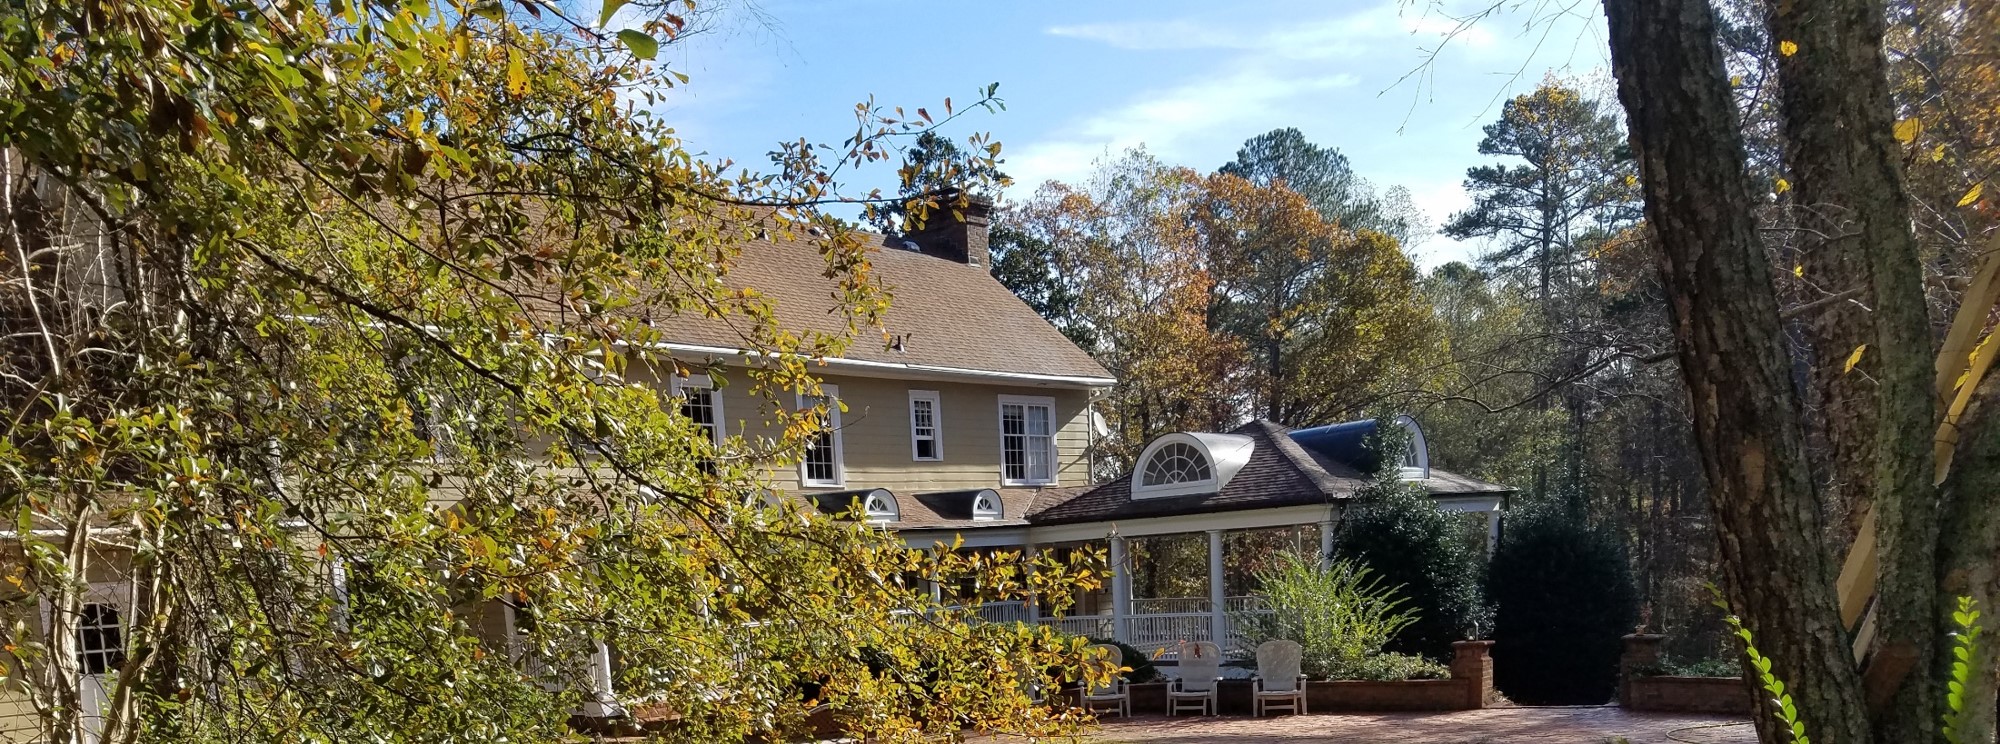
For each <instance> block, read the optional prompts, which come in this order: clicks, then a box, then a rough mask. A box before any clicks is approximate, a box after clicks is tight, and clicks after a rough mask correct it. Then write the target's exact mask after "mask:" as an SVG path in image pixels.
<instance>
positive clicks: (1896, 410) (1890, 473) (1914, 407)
mask: <svg viewBox="0 0 2000 744" xmlns="http://www.w3.org/2000/svg"><path fill="white" fill-rule="evenodd" d="M1768 8H1769V10H1770V27H1771V36H1772V38H1773V39H1777V40H1782V41H1783V43H1788V44H1794V45H1796V47H1785V49H1792V50H1794V51H1793V53H1792V54H1789V55H1786V54H1783V53H1782V50H1781V53H1780V56H1779V61H1778V79H1779V88H1780V89H1781V90H1782V91H1783V102H1784V122H1785V134H1786V139H1787V142H1788V146H1787V151H1788V152H1787V156H1788V157H1787V159H1788V160H1789V161H1790V167H1791V171H1792V174H1793V175H1794V177H1795V178H1796V180H1797V184H1796V190H1797V191H1798V195H1799V204H1800V209H1799V210H1798V212H1799V213H1800V215H1801V216H1800V218H1799V219H1800V223H1801V226H1802V227H1804V228H1805V230H1804V231H1803V234H1804V235H1807V236H1809V237H1807V238H1806V244H1805V255H1808V256H1810V255H1814V254H1815V253H1822V254H1826V255H1830V256H1836V257H1838V260H1839V261H1843V262H1848V261H1852V259H1853V258H1856V257H1858V258H1860V259H1861V263H1862V264H1864V266H1865V268H1866V271H1867V273H1866V274H1865V276H1866V277H1867V278H1868V279H1869V280H1870V281H1869V290H1870V294H1872V295H1873V297H1874V302H1875V304H1874V312H1873V313H1872V316H1873V317H1872V318H1871V319H1870V320H1872V322H1871V323H1867V324H1853V325H1852V326H1850V327H1855V326H1858V328H1859V329H1861V330H1862V331H1863V332H1865V333H1866V334H1867V336H1866V338H1867V339H1868V342H1869V343H1870V346H1869V349H1868V351H1867V352H1866V353H1865V355H1864V358H1870V359H1872V361H1873V362H1874V364H1873V365H1872V370H1871V371H1872V372H1873V377H1874V379H1875V381H1876V384H1875V385H1874V398H1875V406H1874V409H1875V410H1874V415H1875V419H1876V420H1875V421H1874V422H1872V423H1873V426H1868V425H1867V424H1868V423H1869V422H1866V421H1863V422H1859V424H1860V425H1858V426H1856V425H1853V424H1854V422H1838V421H1835V422H1830V423H1833V424H1834V425H1831V426H1829V437H1830V438H1831V440H1832V441H1831V444H1832V445H1833V448H1834V451H1835V452H1842V451H1843V450H1844V451H1846V453H1847V456H1848V457H1858V453H1859V452H1861V451H1864V450H1865V449H1866V448H1869V447H1872V448H1873V453H1872V454H1873V457H1872V458H1866V459H1872V460H1873V468H1872V470H1866V469H1863V468H1864V467H1865V466H1866V465H1867V463H1865V462H1849V463H1839V465H1842V466H1845V467H1848V468H1852V469H1851V470H1844V471H1841V470H1837V471H1835V472H1834V473H1833V474H1832V475H1833V480H1834V481H1835V482H1837V483H1838V482H1848V483H1868V482H1869V481H1872V482H1873V483H1872V486H1871V488H1872V493H1868V496H1870V497H1872V498H1871V500H1872V501H1873V502H1874V503H1873V508H1874V510H1875V514H1876V532H1875V535H1876V540H1875V543H1876V552H1877V555H1878V556H1879V559H1880V561H1881V570H1880V572H1879V574H1878V578H1877V582H1876V586H1877V590H1876V604H1875V607H1876V610H1875V613H1876V635H1875V648H1874V654H1875V660H1874V662H1873V663H1874V665H1876V666H1877V667H1879V668H1882V669H1884V670H1889V669H1890V668H1891V667H1892V666H1900V667H1901V668H1902V669H1905V670H1908V669H1911V668H1920V667H1921V666H1922V664H1921V663H1919V660H1921V659H1927V658H1929V657H1930V655H1931V654H1932V653H1933V650H1934V648H1935V643H1936V641H1937V633H1936V617H1935V616H1934V615H1933V614H1932V608H1933V606H1934V605H1935V604H1936V592H1937V584H1936V579H1935V575H1936V570H1937V569H1936V567H1937V531H1938V523H1937V519H1938V514H1937V490H1936V488H1935V487H1934V486H1933V485H1932V477H1933V472H1932V467H1931V461H1932V455H1931V438H1932V434H1933V430H1934V429H1935V428H1936V427H1937V422H1938V416H1937V397H1936V395H1935V393H1934V391H1933V390H1932V386H1933V383H1932V377H1933V371H1932V370H1933V366H1934V360H1935V356H1936V354H1935V352H1934V351H1933V350H1932V347H1931V324H1930V318H1929V315H1928V309H1927V304H1926V302H1925V298H1924V288H1923V275H1922V271H1923V268H1922V267H1923V264H1922V263H1921V260H1920V258H1919V256H1918V251H1917V239H1916V235H1915V234H1914V233H1912V232H1911V230H1910V201H1909V197H1908V196H1907V194H1906V192H1905V191H1904V189H1903V171H1902V166H1901V163H1900V162H1899V161H1898V159H1899V158H1900V156H1901V152H1900V149H1901V148H1900V147H1899V146H1898V145H1897V144H1896V141H1895V139H1894V137H1893V136H1892V135H1891V132H1892V131H1893V128H1894V127H1893V124H1894V112H1893V107H1894V103H1893V102H1892V101H1891V99H1890V97H1889V82H1888V77H1887V69H1888V62H1887V60H1886V58H1885V57H1884V56H1883V51H1882V33H1883V27H1884V25H1885V23H1886V20H1885V17H1884V14H1885V13H1886V9H1885V8H1883V7H1882V5H1881V4H1880V3H1879V2H1877V1H1876V0H1776V1H1775V2H1772V3H1770V4H1769V5H1768ZM1849 268H1850V269H1851V268H1852V267H1849ZM1843 281H1845V279H1843ZM1827 289H1830V290H1832V291H1836V292H1838V291H1846V290H1847V289H1849V287H1838V288H1833V287H1829V288H1827ZM1828 317H1842V316H1840V315H1837V314H1836V315H1830V316H1828ZM1846 332H1847V331H1842V333H1846ZM1849 353H1851V352H1850V351H1849V350H1845V349H1830V348H1821V349H1820V354H1821V359H1820V360H1819V361H1820V362H1821V365H1820V366H1821V367H1822V370H1821V371H1825V370H1824V367H1825V366H1827V364H1826V363H1827V362H1829V361H1835V360H1828V359H1826V357H1827V356H1829V355H1834V356H1837V357H1838V359H1837V363H1839V364H1840V365H1841V366H1842V368H1843V369H1842V371H1843V372H1844V371H1845V370H1844V368H1845V366H1846V360H1847V355H1848V354H1849ZM1844 376H1852V377H1861V375H1844ZM1849 392H1850V393H1852V392H1854V391H1851V390H1850V391H1849ZM1855 438H1860V439H1859V440H1858V441H1857V440H1856V439H1855ZM1871 474H1872V477H1870V475H1871ZM1849 495H1850V496H1858V495H1860V492H1850V494H1849ZM1913 677H1914V681H1915V683H1912V681H1913V679H1912V678H1913ZM1869 682H1870V685H1871V689H1870V690H1868V696H1869V699H1870V701H1871V702H1872V703H1875V704H1877V705H1886V707H1885V708H1883V709H1882V710H1881V712H1880V713H1878V714H1876V715H1875V716H1874V718H1875V719H1876V720H1875V734H1876V738H1877V739H1878V740H1879V741H1885V742H1901V741H1927V740H1930V739H1933V738H1935V737H1936V735H1937V733H1936V732H1937V722H1938V716H1937V714H1938V712H1939V711H1940V710H1941V709H1940V708H1939V707H1938V700H1939V699H1938V697H1937V695H1936V693H1935V689H1936V688H1935V687H1934V686H1933V685H1931V684H1929V683H1928V680H1923V679H1922V675H1921V673H1919V674H1917V675H1907V674H1905V675H1898V674H1895V673H1893V671H1890V673H1888V674H1885V675H1880V676H1878V675H1875V674H1871V675H1869Z"/></svg>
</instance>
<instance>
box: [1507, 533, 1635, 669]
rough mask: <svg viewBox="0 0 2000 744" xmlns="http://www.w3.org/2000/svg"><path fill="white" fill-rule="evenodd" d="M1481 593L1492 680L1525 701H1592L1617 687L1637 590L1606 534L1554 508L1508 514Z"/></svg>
mask: <svg viewBox="0 0 2000 744" xmlns="http://www.w3.org/2000/svg"><path fill="white" fill-rule="evenodd" d="M1488 596H1490V597H1491V598H1492V599H1493V602H1494V604H1495V606H1496V608H1497V613H1496V615H1495V618H1494V626H1493V641H1494V643H1493V683H1494V686H1495V687H1497V688H1499V689H1500V691H1501V692H1503V693H1505V694H1506V695H1507V697H1508V698H1509V699H1512V700H1513V701H1514V702H1517V703H1522V704H1526V705H1595V704H1600V703H1603V702H1605V701H1607V700H1609V699H1611V696H1612V695H1613V694H1615V693H1616V692H1617V689H1618V657H1619V654H1620V653H1621V651H1622V650H1623V645H1624V642H1623V640H1622V638H1623V637H1624V635H1625V634H1626V633H1630V632H1632V628H1633V624H1634V623H1636V622H1637V621H1638V616H1639V607H1638V605H1639V603H1638V590H1637V589H1636V588H1635V587H1634V586H1633V583H1632V570H1631V567H1630V565H1629V564H1627V563H1626V560H1625V552H1624V549H1623V548H1622V547H1621V545H1620V543H1619V542H1618V539H1617V537H1616V536H1615V535H1613V534H1611V533H1610V532H1608V531H1605V530H1603V529H1600V528H1596V527H1593V526H1592V525H1590V524H1589V522H1588V521H1587V520H1586V519H1585V518H1584V517H1583V515H1582V513H1581V510H1580V509H1577V508H1574V507H1569V506H1562V505H1552V506H1549V507H1543V508H1533V509H1526V510H1520V511H1517V512H1516V513H1514V514H1510V515H1508V518H1507V528H1506V533H1505V535H1504V537H1503V538H1502V539H1501V541H1500V548H1499V551H1498V552H1497V553H1495V554H1494V556H1493V565H1492V569H1491V573H1490V575H1489V581H1488Z"/></svg>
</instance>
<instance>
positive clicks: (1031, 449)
mask: <svg viewBox="0 0 2000 744" xmlns="http://www.w3.org/2000/svg"><path fill="white" fill-rule="evenodd" d="M1055 420H1056V403H1055V399H1054V398H1040V397H1032V396H1025V395H1002V396H1000V484H1001V485H1003V486H1045V485H1053V484H1054V483H1055V482H1056V436H1055Z"/></svg>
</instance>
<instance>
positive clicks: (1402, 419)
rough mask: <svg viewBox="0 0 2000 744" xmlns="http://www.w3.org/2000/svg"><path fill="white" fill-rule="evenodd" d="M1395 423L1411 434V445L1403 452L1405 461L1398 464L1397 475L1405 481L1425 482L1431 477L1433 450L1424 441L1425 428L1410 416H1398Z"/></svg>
mask: <svg viewBox="0 0 2000 744" xmlns="http://www.w3.org/2000/svg"><path fill="white" fill-rule="evenodd" d="M1395 423H1396V424H1397V425H1398V426H1401V427H1403V428H1404V429H1407V430H1409V432H1410V443H1409V447H1408V448H1407V449H1404V450H1403V461H1402V462H1401V463H1398V465H1399V467H1398V468H1397V474H1398V475H1400V476H1402V479H1403V480H1423V479H1425V478H1429V477H1431V448H1430V443H1429V442H1427V441H1425V440H1424V428H1423V427H1421V426H1418V425H1417V420H1416V419H1413V418H1410V417H1409V416H1397V417H1396V421H1395Z"/></svg>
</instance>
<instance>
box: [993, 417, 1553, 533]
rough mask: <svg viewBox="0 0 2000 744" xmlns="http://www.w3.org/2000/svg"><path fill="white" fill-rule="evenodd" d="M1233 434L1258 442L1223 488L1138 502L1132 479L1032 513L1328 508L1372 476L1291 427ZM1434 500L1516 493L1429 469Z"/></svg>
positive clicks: (1079, 518) (1105, 515) (1098, 516)
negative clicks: (1303, 441) (1302, 439)
mask: <svg viewBox="0 0 2000 744" xmlns="http://www.w3.org/2000/svg"><path fill="white" fill-rule="evenodd" d="M1230 433H1231V434H1240V435H1244V436H1248V437H1250V438H1251V440H1252V441H1254V442H1255V449H1254V450H1252V452H1251V454H1250V461H1249V462H1248V463H1247V464H1245V465H1244V466H1243V469H1242V470H1241V471H1239V472H1237V474H1236V477H1234V478H1232V479H1230V480H1229V482H1228V483H1226V484H1224V485H1223V486H1222V488H1221V490H1219V491H1216V492H1212V493H1204V494H1193V495H1188V496H1172V497H1163V498H1145V499H1134V498H1132V475H1131V474H1130V473H1127V474H1126V475H1124V476H1123V477H1120V478H1119V479H1118V480H1115V481H1111V482H1110V483H1106V484H1104V485H1101V486H1098V487H1096V488H1093V489H1090V490H1087V491H1084V492H1082V493H1078V494H1076V495H1074V496H1072V497H1070V498H1068V499H1066V500H1063V501H1060V502H1058V503H1053V504H1046V505H1044V506H1042V507H1041V508H1039V509H1037V510H1036V511H1034V512H1033V513H1031V514H1029V515H1028V520H1029V521H1030V522H1031V523H1033V524H1037V525H1043V524H1071V523H1076V522H1108V521H1115V520H1120V519H1135V518H1143V517H1166V516H1178V515H1184V514H1207V513H1214V512H1231V511H1245V510H1250V509H1269V508H1276V507H1283V506H1300V505H1305V504H1325V503H1333V502H1338V501H1343V500H1346V499H1351V498H1353V497H1354V496H1355V494H1357V493H1359V492H1360V491H1361V489H1362V488H1364V487H1366V486H1367V485H1368V482H1369V479H1368V476H1367V475H1364V474H1363V473H1361V472H1360V471H1359V470H1356V469H1355V468H1354V467H1353V466H1351V465H1348V464H1346V463H1344V462H1340V461H1338V460H1335V459H1333V458H1330V457H1327V456H1325V455H1322V454H1319V453H1317V452H1313V451H1311V450H1307V449H1305V448H1304V447H1301V446H1299V444H1298V442H1295V441H1293V440H1292V438H1291V436H1290V434H1291V430H1290V429H1287V428H1285V427H1283V426H1280V425H1278V424H1274V423H1271V422H1269V421H1263V420H1258V421H1252V422H1250V423H1247V424H1244V425H1242V426H1239V427H1237V428H1236V429H1235V430H1234V431H1231V432H1230ZM1418 482H1419V483H1422V484H1423V486H1424V487H1425V488H1426V489H1428V490H1429V491H1430V492H1431V495H1433V496H1466V495H1476V494H1495V493H1505V492H1508V491H1511V490H1513V489H1511V488H1508V487H1506V486H1503V485H1499V484H1496V483H1488V482H1486V481H1482V480H1479V479H1476V478H1470V477H1466V476H1462V475H1457V474H1454V473H1447V472H1444V471H1442V470H1438V469H1436V468H1431V471H1430V477H1429V478H1426V479H1424V480H1422V481H1418Z"/></svg>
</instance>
